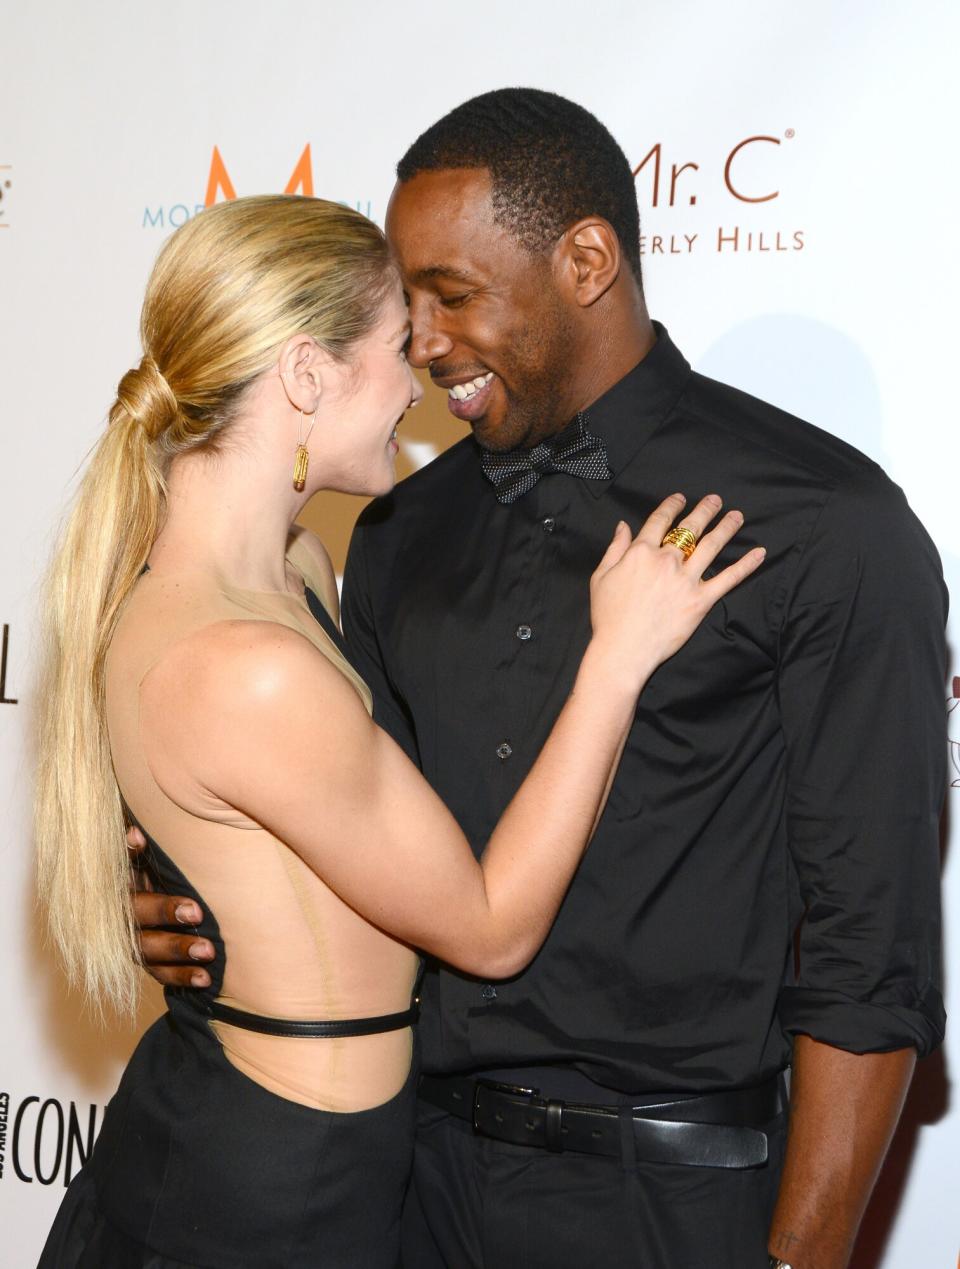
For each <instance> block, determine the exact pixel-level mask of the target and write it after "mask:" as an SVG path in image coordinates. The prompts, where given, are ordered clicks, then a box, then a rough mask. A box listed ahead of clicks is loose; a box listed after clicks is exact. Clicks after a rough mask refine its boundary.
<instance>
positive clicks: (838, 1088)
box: [769, 1035, 917, 1269]
mask: <svg viewBox="0 0 960 1269" xmlns="http://www.w3.org/2000/svg"><path fill="white" fill-rule="evenodd" d="M916 1056H917V1055H916V1053H915V1051H914V1050H913V1049H898V1050H897V1051H896V1052H894V1053H864V1054H856V1053H846V1052H844V1051H843V1050H842V1049H835V1048H832V1047H831V1046H830V1045H827V1044H821V1043H820V1042H819V1041H817V1040H812V1039H811V1038H810V1037H809V1036H805V1035H800V1036H797V1038H796V1041H795V1043H794V1050H793V1075H792V1080H791V1086H790V1129H789V1134H788V1138H787V1156H786V1162H785V1165H784V1170H783V1180H782V1181H781V1184H780V1195H779V1198H778V1199H777V1206H776V1209H775V1211H774V1214H773V1222H772V1224H771V1226H770V1240H769V1248H770V1251H771V1252H773V1254H774V1255H776V1256H779V1257H781V1258H782V1259H783V1260H785V1261H787V1262H788V1263H789V1264H791V1265H793V1266H794V1269H845V1267H846V1265H847V1264H848V1262H849V1259H850V1254H851V1252H852V1250H853V1243H854V1239H855V1238H856V1235H857V1229H858V1228H859V1225H860V1221H861V1219H862V1218H863V1213H864V1210H865V1209H866V1206H867V1201H868V1199H869V1198H870V1191H871V1190H872V1189H873V1185H874V1182H875V1181H876V1179H877V1174H878V1172H879V1171H880V1165H881V1164H882V1163H883V1158H884V1155H885V1154H886V1152H887V1147H888V1146H889V1145H890V1139H891V1137H892V1136H893V1132H894V1129H895V1128H896V1126H897V1120H898V1119H899V1117H900V1111H901V1110H902V1109H903V1102H904V1098H905V1097H906V1094H907V1089H908V1087H909V1085H910V1079H911V1077H912V1075H913V1068H914V1065H915V1063H916Z"/></svg>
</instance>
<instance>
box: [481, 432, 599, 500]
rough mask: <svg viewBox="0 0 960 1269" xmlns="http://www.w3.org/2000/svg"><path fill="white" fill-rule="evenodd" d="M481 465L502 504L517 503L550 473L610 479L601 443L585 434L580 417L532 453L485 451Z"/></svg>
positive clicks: (522, 450)
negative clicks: (561, 472) (556, 472)
mask: <svg viewBox="0 0 960 1269" xmlns="http://www.w3.org/2000/svg"><path fill="white" fill-rule="evenodd" d="M480 462H481V465H482V467H483V474H484V475H485V476H486V477H487V479H488V480H490V481H491V482H492V484H493V488H494V492H495V493H496V495H497V498H498V499H499V500H500V501H501V502H516V500H517V499H518V498H520V497H522V496H523V494H525V493H528V492H529V491H530V490H531V489H532V488H533V486H534V485H535V484H536V483H537V481H538V480H539V479H540V477H541V476H546V475H547V474H548V473H549V472H553V471H565V472H567V473H569V475H571V476H579V477H580V478H581V479H582V480H609V478H610V477H611V476H612V475H613V472H612V471H611V470H610V464H609V462H608V461H607V451H606V448H605V446H604V444H603V441H601V440H600V438H599V437H598V436H594V435H593V434H592V433H591V432H588V431H587V422H586V419H585V418H584V417H583V415H582V414H578V415H577V417H576V418H575V419H574V421H573V422H572V423H571V424H570V426H569V427H566V428H564V430H563V431H562V432H561V433H560V434H559V435H558V436H551V437H548V439H547V440H545V441H541V442H540V444H539V445H536V446H534V448H533V449H514V450H509V451H508V452H507V453H505V454H500V453H496V452H495V451H494V450H489V449H485V450H484V451H483V454H482V456H481V459H480Z"/></svg>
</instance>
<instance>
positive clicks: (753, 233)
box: [633, 128, 805, 258]
mask: <svg viewBox="0 0 960 1269" xmlns="http://www.w3.org/2000/svg"><path fill="white" fill-rule="evenodd" d="M795 137H796V132H795V131H794V129H793V128H786V129H785V130H784V131H783V132H782V133H780V134H779V135H774V134H767V133H758V134H755V135H752V136H747V137H741V138H738V139H736V140H733V141H732V142H731V143H730V145H729V147H727V148H724V147H723V146H718V147H714V148H713V149H711V151H710V152H708V153H701V152H699V151H698V152H696V154H695V156H694V157H690V156H689V155H688V154H687V153H685V152H678V151H674V150H671V149H670V147H669V146H668V145H666V144H665V143H664V142H662V141H657V142H656V143H655V144H654V145H652V146H651V147H650V149H649V150H648V151H647V153H646V154H645V155H644V157H643V158H642V159H641V160H640V162H639V163H638V164H637V165H636V167H635V168H634V169H633V176H634V180H635V181H636V185H637V199H638V201H639V203H640V213H641V229H642V231H643V232H642V234H641V238H640V254H641V255H645V256H689V255H693V254H694V252H699V253H701V254H702V253H704V252H718V253H720V254H721V255H726V256H737V255H741V256H742V255H747V254H751V255H760V254H762V255H767V254H769V255H770V256H771V258H772V257H775V256H782V255H783V254H784V253H791V252H796V251H802V250H803V248H804V245H805V242H804V230H803V229H802V228H799V227H798V226H797V225H796V224H792V223H790V222H789V220H788V219H787V218H786V217H785V216H784V214H783V209H782V206H781V203H780V198H781V180H782V178H783V176H784V175H785V172H786V170H788V163H789V158H788V155H789V150H790V147H791V146H792V144H793V143H794V140H795ZM704 203H706V205H707V206H708V207H709V208H710V211H709V212H703V211H702V210H701V209H702V208H703V206H704ZM718 208H720V209H721V211H720V218H719V223H718V215H717V209H718ZM727 208H729V214H728V212H727ZM693 209H696V210H693ZM708 217H709V219H708Z"/></svg>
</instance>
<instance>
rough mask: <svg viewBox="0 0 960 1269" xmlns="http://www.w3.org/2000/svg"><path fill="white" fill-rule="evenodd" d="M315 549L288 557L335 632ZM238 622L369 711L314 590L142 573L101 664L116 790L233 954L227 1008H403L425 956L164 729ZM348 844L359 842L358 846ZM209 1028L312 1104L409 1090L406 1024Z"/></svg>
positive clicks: (303, 544) (298, 543)
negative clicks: (227, 795) (299, 1031)
mask: <svg viewBox="0 0 960 1269" xmlns="http://www.w3.org/2000/svg"><path fill="white" fill-rule="evenodd" d="M319 551H322V548H318V545H317V544H313V543H311V542H310V541H309V540H307V539H305V538H300V539H298V540H295V541H294V542H293V544H292V546H291V549H290V552H289V554H288V559H289V561H290V563H291V564H292V566H293V570H294V572H293V576H294V577H299V578H302V579H303V582H304V583H305V586H306V587H308V588H309V589H310V591H312V592H313V595H314V596H315V597H316V600H317V601H319V602H320V603H321V604H322V605H323V608H324V610H325V611H326V612H327V613H328V614H330V621H331V622H332V624H333V628H335V625H336V618H335V613H336V588H335V585H334V582H333V575H332V571H331V570H330V569H329V564H328V563H327V562H326V560H325V558H324V557H323V556H321V555H320V554H319ZM294 584H296V582H294ZM238 622H248V623H249V622H256V623H274V624H276V625H278V626H282V627H285V628H286V629H287V630H292V631H294V632H295V633H297V634H298V635H300V636H302V637H303V638H304V639H305V640H307V641H308V642H309V643H310V644H311V645H312V646H313V647H314V648H315V649H316V651H317V652H318V653H319V654H320V655H321V656H323V657H325V658H326V659H327V661H328V662H329V663H330V664H331V665H332V666H333V667H334V668H335V669H337V670H338V671H339V672H340V673H341V674H342V675H343V676H344V678H345V679H347V680H348V681H349V682H350V683H351V684H352V686H353V687H354V688H355V690H356V692H357V694H358V696H359V698H360V700H361V701H362V703H363V706H364V707H365V709H366V710H367V711H368V712H369V711H370V709H371V702H370V694H369V691H368V690H367V688H366V686H365V684H363V682H362V681H361V680H360V678H359V677H358V676H357V674H356V672H355V671H354V670H353V668H352V666H350V664H349V662H348V661H347V660H346V658H345V656H344V654H343V651H342V650H341V648H340V647H338V646H337V644H336V642H335V641H334V639H333V637H332V635H331V634H330V633H328V632H327V631H326V630H324V629H323V627H322V626H321V625H320V624H319V622H318V621H317V620H316V619H315V617H314V616H313V614H312V613H311V611H310V608H309V606H308V602H307V598H306V595H305V594H295V593H293V592H291V593H289V594H286V593H273V592H250V591H243V590H238V589H236V588H234V587H231V586H228V585H226V584H218V583H217V582H216V581H215V580H214V579H212V578H211V577H210V576H209V575H206V574H201V573H196V574H193V573H179V574H176V575H172V574H166V575H161V574H157V575H152V574H149V573H148V574H146V575H145V576H144V577H143V578H142V579H141V580H140V582H139V583H138V585H137V588H136V589H135V591H134V592H133V594H132V596H131V598H130V600H129V602H128V603H127V605H126V607H125V609H124V612H123V614H122V617H121V619H120V622H119V625H118V627H117V631H116V633H115V635H114V638H113V641H112V644H111V648H110V653H109V656H108V660H107V688H106V692H107V718H108V724H109V730H110V744H111V751H112V754H113V760H114V765H115V769H116V774H117V779H118V782H119V785H120V790H121V793H122V795H123V797H124V800H125V801H126V803H127V805H128V806H129V808H130V810H131V812H132V814H133V815H134V817H135V818H136V820H137V821H138V822H139V823H140V824H141V825H142V826H143V828H144V829H145V830H146V831H147V832H148V833H149V834H150V836H151V837H153V838H154V839H155V841H156V842H157V843H158V844H159V845H160V846H161V847H162V849H163V851H164V852H165V853H166V854H167V855H168V856H169V857H170V859H171V860H172V861H173V863H174V864H175V865H176V866H177V867H178V868H179V869H180V870H181V871H182V872H183V873H184V874H185V875H186V877H187V878H189V880H190V882H191V883H192V885H193V886H194V888H195V889H196V890H197V891H198V892H199V895H200V896H201V898H202V901H203V903H204V906H205V907H206V908H207V910H208V911H209V912H210V913H211V914H212V915H213V916H214V917H215V919H216V921H217V923H218V924H219V928H220V932H221V935H222V936H223V941H224V945H225V948H226V966H225V971H224V977H223V986H222V990H221V993H220V996H219V999H220V1001H221V1002H222V1003H224V1004H227V1005H231V1006H233V1007H235V1008H238V1009H243V1010H245V1011H248V1012H251V1013H257V1014H265V1015H268V1016H271V1017H279V1018H289V1019H305V1020H324V1021H326V1020H336V1019H348V1018H364V1017H374V1016H379V1015H382V1014H390V1013H397V1012H401V1011H403V1010H405V1009H406V1008H407V1007H408V1005H409V1001H410V993H411V990H412V987H413V984H414V981H415V976H416V969H417V957H416V955H415V953H414V952H413V951H412V950H410V949H409V948H408V947H406V946H405V945H404V944H402V943H400V942H398V941H397V940H396V939H394V938H391V937H390V936H389V935H387V934H384V933H383V932H382V931H380V930H378V929H377V928H376V927H375V926H373V925H371V924H370V923H369V922H368V921H366V920H364V918H363V917H361V916H359V915H358V914H357V913H356V912H355V911H354V910H353V909H352V908H350V907H349V906H348V905H347V904H346V903H344V902H343V900H341V899H340V898H339V897H338V896H337V895H336V894H334V893H333V891H332V890H331V889H330V888H329V887H328V886H327V885H325V884H324V882H323V881H322V880H321V879H320V878H319V877H318V876H317V875H316V874H315V873H314V872H313V871H312V870H311V869H310V868H309V867H308V866H307V864H305V863H304V862H303V860H302V859H301V858H300V856H299V855H297V854H296V853H294V851H292V850H291V849H290V848H289V847H287V846H286V845H284V843H283V842H281V841H280V840H278V838H277V837H275V836H273V835H272V834H271V833H269V832H267V831H266V830H265V829H263V828H262V827H261V826H260V825H258V824H257V823H255V822H254V821H252V820H251V819H250V818H249V817H248V816H246V815H244V814H243V813H242V812H240V811H238V810H236V809H235V808H233V807H230V806H229V805H227V804H226V803H224V802H222V801H221V800H220V799H217V798H216V797H214V796H213V795H209V796H204V794H203V792H202V791H199V792H198V786H199V784H200V781H199V780H198V779H197V776H198V772H199V769H200V766H201V762H200V759H201V757H202V755H201V754H199V753H198V752H197V750H196V746H195V745H192V744H191V735H190V733H189V728H186V729H184V730H182V731H179V732H178V731H177V729H175V728H174V729H171V727H170V725H169V724H170V722H171V720H173V721H176V718H177V711H178V699H179V703H180V705H181V706H182V704H183V699H184V698H183V693H185V692H189V690H190V666H191V664H192V661H193V659H194V655H195V653H196V652H197V650H198V649H199V648H200V646H201V645H203V649H204V654H205V655H209V653H210V649H211V641H213V644H214V647H215V645H216V642H217V641H218V640H224V639H226V638H228V637H229V636H230V635H231V633H232V635H233V636H234V637H235V636H236V631H237V624H236V623H238ZM241 690H242V689H241ZM157 711H161V712H162V714H163V717H164V719H165V722H166V726H165V727H164V728H163V731H164V735H165V737H166V740H165V741H162V742H161V741H160V740H159V737H158V731H159V729H158V728H152V727H151V720H152V719H153V718H156V716H157ZM184 712H185V713H186V711H184ZM318 725H321V726H322V722H320V723H318ZM171 731H173V733H174V734H175V735H176V740H175V742H174V743H173V744H171V742H170V739H169V737H170V735H171ZM208 734H209V731H208ZM238 742H243V743H244V744H245V745H246V746H247V747H249V743H250V737H245V738H242V737H237V736H236V735H235V734H234V735H231V734H228V733H227V730H226V729H225V732H224V735H223V737H222V745H223V746H224V748H225V749H227V750H228V751H229V748H230V747H231V746H232V745H235V744H237V743H238ZM207 743H208V742H206V741H205V744H207ZM319 778H320V773H319V772H318V779H319ZM343 846H344V849H345V850H349V849H350V842H349V841H344V843H343ZM278 931H279V932H281V933H280V934H279V935H278V933H277V932H278ZM212 1025H213V1026H214V1028H215V1030H216V1032H217V1034H218V1036H219V1038H220V1041H221V1043H222V1045H223V1048H224V1051H225V1053H226V1054H227V1056H228V1058H229V1059H230V1061H231V1062H232V1063H233V1065H234V1066H236V1067H237V1068H238V1069H239V1070H240V1071H241V1072H243V1073H244V1074H246V1075H247V1076H249V1077H250V1078H251V1079H253V1080H255V1081H256V1082H257V1083H259V1084H261V1085H263V1086H264V1087H266V1088H268V1089H270V1090H271V1091H273V1092H275V1093H277V1094H279V1095H280V1096H282V1097H286V1098H289V1099H290V1100H293V1101H296V1102H300V1103H302V1104H304V1105H307V1106H313V1107H319V1108H323V1109H328V1110H336V1111H352V1110H361V1109H366V1108H368V1107H371V1106H376V1105H379V1104H380V1103H382V1102H385V1101H387V1100H388V1099H389V1098H390V1097H392V1096H393V1095H394V1094H395V1093H396V1092H397V1091H398V1090H399V1089H400V1088H401V1087H402V1085H403V1083H404V1080H405V1079H406V1076H407V1073H408V1070H409V1065H410V1060H411V1036H410V1031H409V1029H404V1030H399V1031H392V1032H387V1033H383V1034H377V1035H372V1036H363V1037H350V1038H335V1039H327V1038H323V1039H312V1038H293V1037H289V1036H282V1037H280V1036H268V1035H261V1034H258V1033H256V1032H253V1031H249V1030H244V1029H241V1028H239V1027H235V1026H231V1025H228V1024H225V1023H222V1022H216V1023H214V1024H212Z"/></svg>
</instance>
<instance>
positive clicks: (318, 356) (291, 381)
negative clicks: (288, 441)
mask: <svg viewBox="0 0 960 1269" xmlns="http://www.w3.org/2000/svg"><path fill="white" fill-rule="evenodd" d="M328 363H329V358H328V357H327V355H326V354H325V353H324V351H323V349H322V348H321V347H320V345H319V344H318V343H317V341H316V340H315V339H314V338H313V336H312V335H293V336H292V337H291V338H290V339H288V340H287V342H286V343H285V344H284V345H283V346H282V348H281V349H280V356H279V358H278V369H279V373H280V382H281V383H282V384H283V390H284V392H285V393H286V394H287V400H288V401H289V402H290V404H291V405H292V406H293V408H294V409H295V410H302V411H303V413H304V414H315V413H316V411H317V409H318V408H319V406H320V399H321V397H322V396H323V389H324V375H325V372H326V370H327V369H328Z"/></svg>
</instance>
